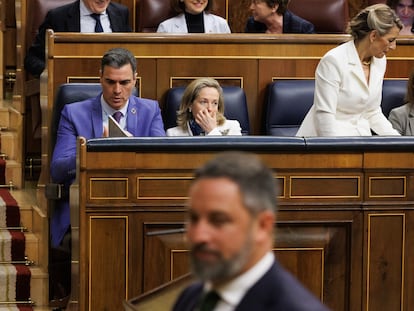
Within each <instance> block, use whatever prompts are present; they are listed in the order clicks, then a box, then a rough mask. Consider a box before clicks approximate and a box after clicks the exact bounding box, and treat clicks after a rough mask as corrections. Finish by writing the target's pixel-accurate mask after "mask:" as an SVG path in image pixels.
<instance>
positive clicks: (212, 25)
mask: <svg viewBox="0 0 414 311" xmlns="http://www.w3.org/2000/svg"><path fill="white" fill-rule="evenodd" d="M171 1H172V7H173V8H174V10H175V11H176V12H177V14H178V15H177V16H175V17H172V18H170V19H167V20H165V21H163V22H162V23H160V24H159V25H158V28H157V32H171V33H230V32H231V31H230V27H229V25H228V23H227V21H226V20H225V19H224V18H222V17H221V16H217V15H214V14H212V13H210V11H211V8H212V6H213V4H212V3H213V0H171Z"/></svg>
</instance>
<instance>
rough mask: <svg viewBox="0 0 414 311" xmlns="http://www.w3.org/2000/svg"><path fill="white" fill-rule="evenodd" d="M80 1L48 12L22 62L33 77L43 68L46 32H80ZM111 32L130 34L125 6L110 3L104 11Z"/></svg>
mask: <svg viewBox="0 0 414 311" xmlns="http://www.w3.org/2000/svg"><path fill="white" fill-rule="evenodd" d="M79 3H80V0H77V1H75V2H73V3H69V4H66V5H63V6H61V7H58V8H55V9H53V10H50V11H49V12H48V13H47V15H46V17H45V20H44V21H43V23H42V24H41V25H40V27H39V30H38V33H37V35H36V38H35V41H34V43H33V44H32V46H31V47H30V49H29V51H28V52H27V55H26V57H25V60H24V67H25V69H26V70H27V71H29V72H30V73H31V74H33V75H35V76H39V75H40V74H41V73H42V71H43V69H44V68H45V37H46V30H47V29H53V31H55V32H80V9H79ZM106 12H107V14H108V17H109V21H110V23H111V28H112V31H113V32H130V31H131V27H130V26H129V11H128V8H127V7H126V6H123V5H121V4H119V3H116V2H111V3H110V4H109V6H108V8H107V9H106Z"/></svg>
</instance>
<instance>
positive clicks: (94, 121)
mask: <svg viewBox="0 0 414 311" xmlns="http://www.w3.org/2000/svg"><path fill="white" fill-rule="evenodd" d="M100 99H101V95H99V96H97V97H95V98H90V99H87V100H85V101H81V102H77V103H73V104H69V105H65V107H64V108H63V110H62V113H61V117H60V122H59V127H58V130H57V138H56V145H55V148H54V151H53V157H52V162H51V165H50V175H51V177H52V180H53V182H55V183H59V184H64V185H65V186H66V188H69V186H70V184H71V183H72V182H73V180H74V178H75V172H76V140H77V137H78V136H82V137H84V138H86V139H90V138H99V137H102V134H103V126H102V108H101V101H100ZM127 130H128V132H129V133H131V134H132V135H133V136H138V137H139V136H141V137H145V136H147V137H148V136H165V131H164V124H163V122H162V118H161V110H160V108H159V104H158V102H157V101H155V100H150V99H144V98H139V97H135V96H131V97H130V98H129V104H128V111H127ZM57 205H58V206H57V207H56V208H55V210H54V214H53V215H52V220H51V238H52V246H54V247H56V246H58V245H59V243H60V242H61V240H62V238H63V236H64V234H65V232H66V231H67V229H68V228H69V225H70V212H69V201H68V198H66V199H62V200H60V201H59V203H58V204H57Z"/></svg>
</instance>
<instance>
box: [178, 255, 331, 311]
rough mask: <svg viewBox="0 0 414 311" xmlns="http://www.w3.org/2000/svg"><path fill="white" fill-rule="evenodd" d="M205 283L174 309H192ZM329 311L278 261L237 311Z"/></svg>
mask: <svg viewBox="0 0 414 311" xmlns="http://www.w3.org/2000/svg"><path fill="white" fill-rule="evenodd" d="M202 290H203V284H202V283H197V284H194V285H191V286H190V287H188V288H187V289H185V290H184V291H183V293H182V294H181V295H180V297H179V298H178V300H177V302H176V304H175V306H174V308H173V311H193V310H194V308H195V306H196V305H197V302H198V301H199V299H200V296H201V294H202ZM252 310H254V311H273V310H278V311H328V310H329V309H328V308H327V307H326V306H324V305H323V304H322V303H321V302H320V301H319V300H318V299H317V298H316V297H315V296H313V295H312V294H311V293H310V292H309V291H308V290H307V289H305V288H304V287H303V286H302V285H301V284H300V283H299V281H298V280H296V279H295V278H294V277H293V276H292V275H291V274H290V273H289V272H287V271H286V270H285V269H283V268H282V267H281V266H280V265H279V263H278V262H277V261H276V262H275V263H274V264H273V266H272V267H271V268H270V269H269V271H268V272H267V273H266V274H265V275H264V276H263V277H262V278H261V279H260V280H259V281H258V282H257V283H256V284H255V285H254V286H253V287H252V288H250V289H249V290H248V291H247V293H246V295H245V296H244V297H243V299H242V300H241V302H240V303H239V305H238V306H237V307H236V309H235V311H252Z"/></svg>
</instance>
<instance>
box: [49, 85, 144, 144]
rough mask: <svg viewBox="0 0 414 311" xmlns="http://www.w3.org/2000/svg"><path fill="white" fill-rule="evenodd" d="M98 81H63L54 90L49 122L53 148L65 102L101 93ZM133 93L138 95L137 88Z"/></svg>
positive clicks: (76, 100) (69, 102)
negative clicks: (53, 101) (54, 94)
mask: <svg viewBox="0 0 414 311" xmlns="http://www.w3.org/2000/svg"><path fill="white" fill-rule="evenodd" d="M101 91H102V87H101V84H100V83H64V84H61V85H60V86H59V88H58V90H57V92H56V97H55V103H54V105H53V112H52V120H51V124H50V143H51V144H52V145H51V147H52V149H51V150H53V149H54V147H55V142H56V135H57V129H58V126H59V121H60V114H61V112H62V109H63V107H64V106H65V105H66V104H71V103H75V102H79V101H83V100H85V99H88V98H92V97H96V96H98V95H99V93H101ZM133 94H134V95H136V96H138V91H137V89H134V91H133Z"/></svg>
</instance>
